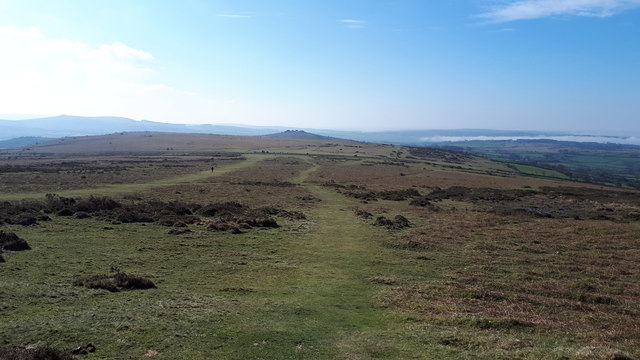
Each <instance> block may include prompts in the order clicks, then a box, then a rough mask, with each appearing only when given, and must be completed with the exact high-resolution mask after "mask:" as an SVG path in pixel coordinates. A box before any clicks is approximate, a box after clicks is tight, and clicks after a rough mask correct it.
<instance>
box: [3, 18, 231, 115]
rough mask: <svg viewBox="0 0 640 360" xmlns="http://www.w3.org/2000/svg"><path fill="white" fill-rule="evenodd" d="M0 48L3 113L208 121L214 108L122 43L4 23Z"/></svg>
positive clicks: (145, 54)
mask: <svg viewBox="0 0 640 360" xmlns="http://www.w3.org/2000/svg"><path fill="white" fill-rule="evenodd" d="M0 49H1V51H2V56H0V79H2V81H0V99H1V100H0V113H16V114H18V113H22V114H48V115H57V114H63V113H64V114H74V115H95V116H100V115H117V116H126V117H132V118H138V119H149V120H156V121H174V122H177V121H185V122H207V121H210V120H211V119H210V116H211V109H215V108H216V107H217V103H216V102H215V101H213V100H211V99H209V98H206V97H203V96H200V95H198V94H194V93H191V92H187V91H183V90H179V89H175V88H173V87H171V86H169V85H166V84H164V83H163V82H162V79H161V77H162V76H161V75H162V74H161V73H160V72H161V71H159V69H161V68H160V67H159V66H158V65H157V64H156V60H155V58H154V57H153V55H152V54H151V53H150V52H148V51H144V50H141V49H135V48H132V47H130V46H128V45H126V44H124V43H122V42H114V43H112V44H101V45H98V46H92V45H89V44H85V43H83V42H79V41H74V40H70V39H49V38H47V37H46V35H45V34H42V33H41V32H40V31H39V30H38V29H37V28H34V27H29V28H18V27H15V26H13V25H4V26H0ZM220 104H223V102H222V101H221V102H220ZM225 106H226V105H224V104H223V105H222V106H221V107H220V108H221V109H222V110H225V109H226V110H225V111H228V112H229V111H231V110H233V109H231V110H229V109H228V108H229V106H226V107H225ZM222 110H221V111H222Z"/></svg>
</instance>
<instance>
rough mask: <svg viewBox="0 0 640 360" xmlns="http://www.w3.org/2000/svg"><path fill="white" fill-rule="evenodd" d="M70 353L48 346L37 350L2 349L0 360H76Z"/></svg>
mask: <svg viewBox="0 0 640 360" xmlns="http://www.w3.org/2000/svg"><path fill="white" fill-rule="evenodd" d="M74 359H75V358H74V357H73V356H72V355H71V354H69V353H68V352H64V351H60V350H57V349H54V348H50V347H48V346H43V347H37V348H32V349H31V348H30V349H26V348H9V349H6V348H5V349H1V348H0V360H74Z"/></svg>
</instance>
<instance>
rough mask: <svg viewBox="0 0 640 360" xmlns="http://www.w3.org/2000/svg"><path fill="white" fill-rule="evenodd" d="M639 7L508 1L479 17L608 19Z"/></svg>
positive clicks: (567, 0)
mask: <svg viewBox="0 0 640 360" xmlns="http://www.w3.org/2000/svg"><path fill="white" fill-rule="evenodd" d="M503 3H504V2H503ZM638 7H640V0H517V1H507V2H506V3H504V4H502V5H498V6H495V7H493V8H492V9H490V10H489V11H487V12H485V13H483V14H480V15H478V16H479V17H480V18H484V19H487V20H489V21H493V22H509V21H516V20H525V19H538V18H544V17H551V16H565V15H570V16H591V17H608V16H612V15H615V14H618V13H620V12H623V11H625V10H629V9H633V8H638Z"/></svg>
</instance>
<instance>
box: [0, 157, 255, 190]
mask: <svg viewBox="0 0 640 360" xmlns="http://www.w3.org/2000/svg"><path fill="white" fill-rule="evenodd" d="M245 157H246V160H244V161H241V162H238V163H234V164H230V165H225V166H218V167H216V169H215V172H214V173H212V172H211V170H210V169H207V170H204V171H198V172H194V173H189V174H184V175H180V176H175V177H170V178H165V179H159V180H155V181H151V182H146V183H135V184H109V185H104V186H101V187H97V188H87V189H72V190H60V191H53V192H55V193H56V194H58V195H60V196H65V197H83V196H89V195H95V194H99V195H103V196H104V195H122V194H130V193H138V192H142V191H144V190H148V189H151V188H159V187H165V186H172V185H178V184H187V183H190V184H193V183H197V182H198V181H200V180H204V179H208V178H211V177H215V176H220V175H223V174H226V173H229V172H231V171H235V170H238V169H242V168H246V167H250V166H253V165H255V163H256V162H257V161H258V160H262V159H264V157H262V158H260V157H257V156H251V155H245ZM50 192H52V191H45V192H27V193H8V194H0V200H4V201H11V200H22V199H35V198H42V197H44V196H45V195H46V194H47V193H50Z"/></svg>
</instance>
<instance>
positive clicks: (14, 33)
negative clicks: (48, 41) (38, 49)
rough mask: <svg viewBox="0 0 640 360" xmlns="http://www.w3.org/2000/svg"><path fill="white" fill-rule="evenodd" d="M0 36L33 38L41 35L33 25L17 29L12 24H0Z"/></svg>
mask: <svg viewBox="0 0 640 360" xmlns="http://www.w3.org/2000/svg"><path fill="white" fill-rule="evenodd" d="M0 36H11V37H15V38H17V39H35V38H39V37H42V33H41V32H40V30H38V29H37V28H36V27H33V26H30V27H28V28H26V29H19V28H16V27H15V26H13V25H0Z"/></svg>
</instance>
